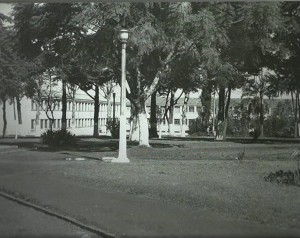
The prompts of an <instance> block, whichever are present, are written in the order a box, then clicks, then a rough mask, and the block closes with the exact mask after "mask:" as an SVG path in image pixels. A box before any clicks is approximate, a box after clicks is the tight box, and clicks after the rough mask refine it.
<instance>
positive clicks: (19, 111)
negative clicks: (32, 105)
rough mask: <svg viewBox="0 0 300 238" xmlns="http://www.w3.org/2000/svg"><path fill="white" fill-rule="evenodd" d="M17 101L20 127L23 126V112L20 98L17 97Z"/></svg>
mask: <svg viewBox="0 0 300 238" xmlns="http://www.w3.org/2000/svg"><path fill="white" fill-rule="evenodd" d="M16 101H17V113H18V122H19V125H21V124H22V110H21V102H20V98H19V96H16Z"/></svg>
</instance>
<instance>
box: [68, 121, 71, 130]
mask: <svg viewBox="0 0 300 238" xmlns="http://www.w3.org/2000/svg"><path fill="white" fill-rule="evenodd" d="M68 127H69V128H70V127H71V119H68Z"/></svg>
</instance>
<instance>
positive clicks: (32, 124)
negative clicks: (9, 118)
mask: <svg viewBox="0 0 300 238" xmlns="http://www.w3.org/2000/svg"><path fill="white" fill-rule="evenodd" d="M31 130H35V119H31Z"/></svg>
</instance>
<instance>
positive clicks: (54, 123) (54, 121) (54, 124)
mask: <svg viewBox="0 0 300 238" xmlns="http://www.w3.org/2000/svg"><path fill="white" fill-rule="evenodd" d="M52 125H53V128H56V119H54V120H53V124H52Z"/></svg>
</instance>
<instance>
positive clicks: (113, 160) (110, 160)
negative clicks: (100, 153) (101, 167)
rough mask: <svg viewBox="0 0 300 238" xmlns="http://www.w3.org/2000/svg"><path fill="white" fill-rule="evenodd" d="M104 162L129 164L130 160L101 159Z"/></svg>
mask: <svg viewBox="0 0 300 238" xmlns="http://www.w3.org/2000/svg"><path fill="white" fill-rule="evenodd" d="M101 160H102V161H103V162H109V163H129V162H130V160H129V159H128V158H116V157H103V158H102V159H101Z"/></svg>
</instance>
